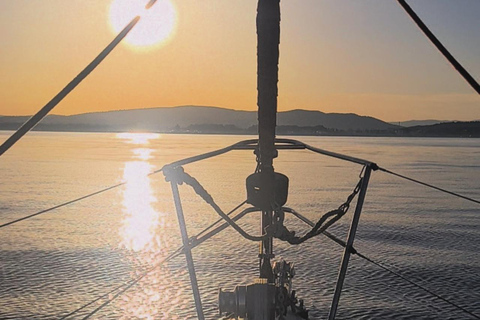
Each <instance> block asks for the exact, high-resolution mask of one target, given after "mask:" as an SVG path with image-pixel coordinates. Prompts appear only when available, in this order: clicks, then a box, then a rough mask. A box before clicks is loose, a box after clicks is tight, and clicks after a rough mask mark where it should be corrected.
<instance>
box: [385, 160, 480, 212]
mask: <svg viewBox="0 0 480 320" xmlns="http://www.w3.org/2000/svg"><path fill="white" fill-rule="evenodd" d="M378 170H380V171H382V172H385V173H388V174H391V175H394V176H396V177H399V178H402V179H405V180H408V181H412V182H415V183H417V184H421V185H423V186H426V187H428V188H431V189H435V190H438V191H441V192H444V193H448V194H450V195H452V196H455V197H458V198H462V199H464V200H467V201H471V202H474V203H477V204H480V201H479V200H475V199H473V198H470V197H467V196H464V195H461V194H459V193H456V192H452V191H448V190H446V189H443V188H440V187H436V186H434V185H431V184H428V183H426V182H422V181H419V180H416V179H413V178H410V177H407V176H404V175H401V174H399V173H395V172H393V171H390V170H387V169H385V168H381V167H379V168H378Z"/></svg>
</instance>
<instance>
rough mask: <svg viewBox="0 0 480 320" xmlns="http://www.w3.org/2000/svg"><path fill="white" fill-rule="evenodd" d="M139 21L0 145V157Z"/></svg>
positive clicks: (134, 22) (130, 27)
mask: <svg viewBox="0 0 480 320" xmlns="http://www.w3.org/2000/svg"><path fill="white" fill-rule="evenodd" d="M139 20H140V16H136V17H135V18H133V19H132V21H130V23H129V24H128V25H127V26H126V27H125V28H124V29H123V30H122V31H120V33H119V34H118V35H117V36H116V37H115V39H113V41H112V42H111V43H110V44H109V45H108V46H107V47H106V48H105V49H103V51H102V52H100V54H99V55H98V56H97V57H96V58H95V59H93V61H92V62H90V63H89V64H88V65H87V66H86V67H85V69H83V70H82V71H81V72H80V73H79V74H78V75H77V76H76V77H75V78H73V80H72V81H71V82H70V83H69V84H67V86H66V87H65V88H63V89H62V91H60V92H59V93H58V94H57V95H56V96H55V97H53V98H52V100H50V101H49V102H48V103H47V104H46V105H45V106H44V107H43V108H42V109H40V110H39V111H38V112H37V113H36V114H35V115H33V116H32V117H31V118H30V119H28V120H27V121H26V122H25V123H24V124H23V125H22V126H21V127H20V128H18V129H17V131H15V132H14V133H13V134H12V135H11V136H10V137H9V138H8V139H7V140H6V141H5V142H4V143H3V144H2V145H0V156H1V155H3V154H4V153H5V152H6V151H7V150H8V149H10V148H11V147H12V146H13V145H14V144H15V143H17V142H18V140H20V139H21V138H22V137H23V136H24V135H25V134H26V133H27V132H28V131H30V130H31V129H32V128H33V127H35V126H36V125H37V124H38V123H39V122H40V121H42V119H43V118H44V117H45V116H46V115H47V114H48V113H49V112H50V111H52V109H53V108H55V107H56V106H57V104H59V103H60V102H61V101H62V100H63V99H64V98H65V97H66V96H67V95H68V94H69V93H70V92H71V91H72V90H73V89H75V88H76V87H77V85H79V84H80V82H82V81H83V79H85V78H86V77H87V76H88V75H89V74H90V73H91V72H92V71H93V70H94V69H95V68H96V67H97V66H98V65H99V64H100V63H101V62H102V61H103V59H105V58H106V57H107V56H108V55H109V54H110V52H112V50H113V49H115V47H116V46H117V45H118V44H119V43H120V42H121V41H122V40H123V38H125V37H126V36H127V34H128V33H129V32H130V30H132V29H133V27H135V25H136V24H137V22H138V21H139Z"/></svg>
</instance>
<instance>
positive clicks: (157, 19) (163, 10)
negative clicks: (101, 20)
mask: <svg viewBox="0 0 480 320" xmlns="http://www.w3.org/2000/svg"><path fill="white" fill-rule="evenodd" d="M148 2H149V0H113V1H112V4H111V6H110V13H109V16H110V24H111V26H112V28H113V30H114V31H115V32H117V33H118V32H120V31H121V30H122V29H123V28H124V27H125V26H126V25H127V24H128V23H129V22H130V21H131V20H132V19H133V18H134V17H136V16H140V17H141V18H140V21H139V22H138V24H137V25H136V26H135V28H133V30H132V31H131V32H130V33H129V35H128V36H127V37H125V41H126V42H127V43H128V44H130V45H132V46H134V47H151V46H153V45H160V44H162V43H165V42H166V41H167V40H168V39H169V38H170V37H171V36H172V34H173V32H174V31H175V30H174V29H175V26H176V18H177V14H176V10H175V7H174V6H173V4H172V2H171V1H170V0H158V1H157V2H156V3H155V4H154V5H153V7H151V8H150V9H148V10H147V9H145V5H146V4H147V3H148Z"/></svg>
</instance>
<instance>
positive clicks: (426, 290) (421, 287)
mask: <svg viewBox="0 0 480 320" xmlns="http://www.w3.org/2000/svg"><path fill="white" fill-rule="evenodd" d="M354 253H355V254H356V255H357V256H359V257H360V258H362V259H364V260H365V261H368V262H370V263H372V264H374V265H376V266H377V267H379V268H381V269H383V270H385V271H387V272H389V273H391V274H393V275H395V276H397V277H399V278H401V279H403V280H404V281H406V282H408V283H410V284H411V285H413V286H415V287H417V288H419V289H421V290H423V291H425V292H427V293H428V294H430V295H432V296H434V297H435V298H437V299H440V300H442V301H444V302H446V303H448V304H449V305H451V306H453V307H455V308H457V309H459V310H461V311H463V312H465V313H468V314H469V315H471V316H472V317H474V318H476V319H480V316H478V315H476V314H475V313H473V312H471V311H469V310H467V309H465V308H464V307H462V306H459V305H458V304H456V303H455V302H452V301H450V300H448V299H447V298H444V297H442V296H441V295H439V294H437V293H435V292H433V291H432V290H430V289H428V288H426V287H424V286H422V285H421V284H418V283H416V282H414V281H413V280H410V279H408V278H407V277H405V276H403V275H401V274H400V273H398V272H396V271H394V270H392V269H390V268H388V267H386V266H384V265H383V264H381V263H378V262H376V261H374V260H372V259H370V258H368V257H367V256H365V255H363V254H361V253H360V252H357V251H356V250H355V252H354Z"/></svg>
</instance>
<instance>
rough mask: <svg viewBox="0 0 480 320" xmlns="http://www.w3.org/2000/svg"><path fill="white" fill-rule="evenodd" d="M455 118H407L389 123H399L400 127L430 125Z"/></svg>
mask: <svg viewBox="0 0 480 320" xmlns="http://www.w3.org/2000/svg"><path fill="white" fill-rule="evenodd" d="M456 121H457V120H409V121H399V122H390V124H394V125H399V126H401V127H414V126H431V125H434V124H438V123H446V122H456Z"/></svg>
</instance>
